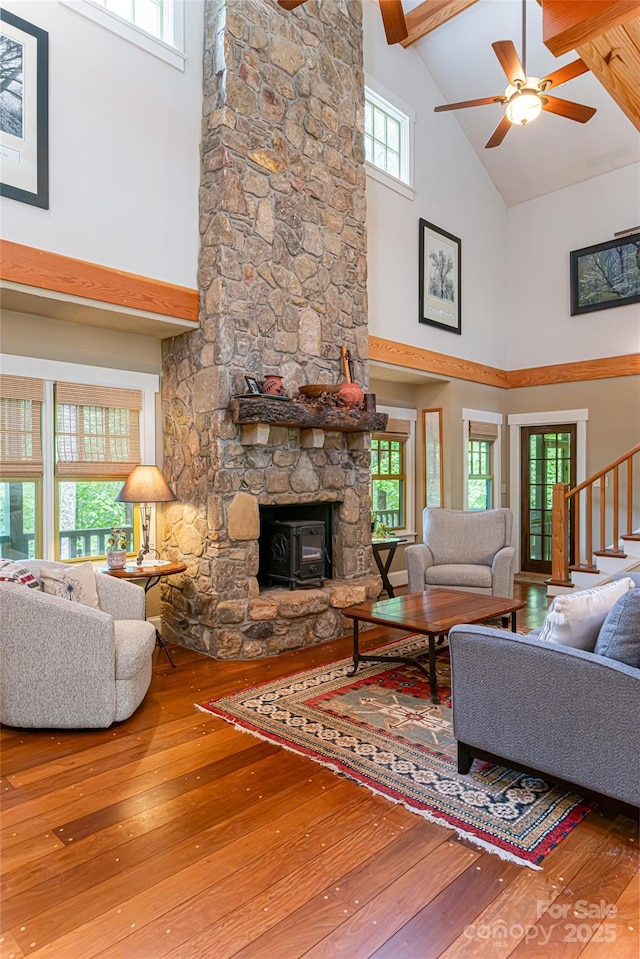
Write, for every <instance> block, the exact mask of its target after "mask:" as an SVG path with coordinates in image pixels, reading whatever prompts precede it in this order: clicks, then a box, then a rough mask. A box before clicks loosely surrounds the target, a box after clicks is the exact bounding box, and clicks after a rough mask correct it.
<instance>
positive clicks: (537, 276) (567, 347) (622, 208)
mask: <svg viewBox="0 0 640 959" xmlns="http://www.w3.org/2000/svg"><path fill="white" fill-rule="evenodd" d="M508 223H509V232H508V235H509V254H508V256H509V259H508V262H509V325H510V327H511V331H512V335H511V336H510V337H509V340H508V351H507V368H508V369H525V368H527V367H532V366H541V365H545V364H551V363H567V362H571V361H574V360H591V359H596V358H598V357H605V356H618V355H623V354H628V353H635V352H637V351H638V350H640V304H633V305H631V306H619V307H615V308H614V309H610V310H598V311H596V312H594V313H583V314H581V315H580V316H571V315H570V299H569V253H570V251H571V250H577V249H581V248H582V247H586V246H591V245H592V244H595V243H603V242H605V241H606V240H612V239H613V235H614V233H616V232H617V231H619V230H625V229H629V228H631V227H634V226H638V224H640V163H635V164H632V165H631V166H626V167H622V168H621V169H619V170H615V171H613V172H611V173H605V174H603V175H602V176H599V177H594V178H593V179H591V180H586V181H584V182H583V183H577V184H576V185H575V186H572V187H567V189H565V190H558V191H557V192H556V193H549V194H547V195H546V196H543V197H539V198H538V199H536V200H530V201H529V202H527V203H520V204H518V205H517V206H513V207H510V209H509V213H508Z"/></svg>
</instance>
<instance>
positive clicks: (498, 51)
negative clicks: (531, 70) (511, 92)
mask: <svg viewBox="0 0 640 959" xmlns="http://www.w3.org/2000/svg"><path fill="white" fill-rule="evenodd" d="M491 46H492V47H493V52H494V53H495V55H496V56H497V58H498V60H499V61H500V66H501V67H502V69H503V70H504V72H505V74H506V77H507V80H508V81H509V83H512V84H513V85H514V86H515V81H516V80H520V81H521V83H525V82H526V79H527V78H526V76H525V73H524V70H523V69H522V64H521V63H520V57H519V56H518V54H517V52H516V48H515V46H514V44H513V41H512V40H496V42H495V43H492V44H491Z"/></svg>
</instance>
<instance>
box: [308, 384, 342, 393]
mask: <svg viewBox="0 0 640 959" xmlns="http://www.w3.org/2000/svg"><path fill="white" fill-rule="evenodd" d="M339 389H340V384H337V385H336V384H335V383H315V384H312V385H310V386H299V387H298V391H299V392H300V393H302V395H303V396H320V394H321V393H337V392H338V391H339Z"/></svg>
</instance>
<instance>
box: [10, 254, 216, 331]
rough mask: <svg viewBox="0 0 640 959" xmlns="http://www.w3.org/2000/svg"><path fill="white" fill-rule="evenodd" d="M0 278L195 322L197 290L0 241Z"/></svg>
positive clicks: (196, 315)
mask: <svg viewBox="0 0 640 959" xmlns="http://www.w3.org/2000/svg"><path fill="white" fill-rule="evenodd" d="M0 279H3V280H7V281H9V282H11V283H19V284H22V285H24V286H31V287H36V288H38V289H41V290H53V291H54V292H56V293H63V294H66V295H70V296H79V297H85V298H87V299H90V300H99V301H101V302H102V303H112V304H114V305H116V306H121V307H125V308H126V309H136V310H144V311H146V312H149V313H158V314H160V315H161V316H172V317H177V318H179V319H182V320H191V321H193V322H194V323H197V322H198V291H197V290H192V289H189V288H188V287H184V286H175V285H174V284H172V283H163V282H162V281H161V280H153V279H150V278H149V277H146V276H139V275H138V274H136V273H125V272H123V271H122V270H114V269H112V268H111V267H108V266H101V265H100V264H99V263H88V262H86V261H85V260H76V259H75V258H74V257H70V256H63V255H62V254H60V253H51V252H49V251H48V250H38V249H36V248H35V247H31V246H23V245H22V244H21V243H12V242H10V241H9V240H2V242H1V243H0Z"/></svg>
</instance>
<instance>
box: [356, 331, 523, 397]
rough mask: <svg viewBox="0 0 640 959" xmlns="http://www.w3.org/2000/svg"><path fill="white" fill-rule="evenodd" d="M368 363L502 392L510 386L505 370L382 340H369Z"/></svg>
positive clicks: (373, 338) (377, 337) (370, 338)
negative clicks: (446, 377) (401, 367)
mask: <svg viewBox="0 0 640 959" xmlns="http://www.w3.org/2000/svg"><path fill="white" fill-rule="evenodd" d="M369 359H370V360H376V361H377V362H379V363H391V364H392V365H393V366H405V367H406V368H407V369H410V370H421V371H422V372H424V373H439V374H440V375H441V376H452V377H453V378H454V379H457V380H471V381H472V382H473V383H486V384H487V385H488V386H498V387H501V388H502V389H505V388H506V386H507V374H506V373H505V371H504V370H498V369H495V368H494V367H493V366H485V365H484V364H482V363H474V361H473V360H464V359H461V358H459V357H457V356H448V355H447V354H446V353H434V352H433V350H424V349H422V348H421V347H419V346H407V345H406V344H404V343H395V342H394V341H393V340H385V339H383V338H382V337H380V336H370V337H369Z"/></svg>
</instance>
